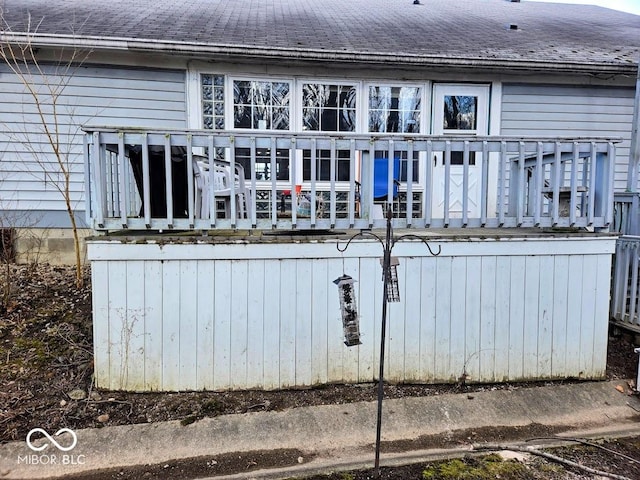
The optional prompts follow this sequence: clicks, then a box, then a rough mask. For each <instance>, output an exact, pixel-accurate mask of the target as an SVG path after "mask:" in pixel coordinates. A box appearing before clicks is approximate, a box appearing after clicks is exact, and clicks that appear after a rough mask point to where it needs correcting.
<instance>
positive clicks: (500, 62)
mask: <svg viewBox="0 0 640 480" xmlns="http://www.w3.org/2000/svg"><path fill="white" fill-rule="evenodd" d="M0 41H2V42H7V43H21V44H25V43H30V44H32V45H33V46H34V47H73V48H88V49H92V50H116V51H128V52H137V53H160V54H176V53H179V54H182V55H191V56H198V57H205V58H219V57H236V58H238V57H240V58H247V59H254V58H259V59H272V60H288V61H290V60H292V59H293V60H298V61H316V62H340V63H360V64H378V65H391V66H399V65H403V66H421V67H464V68H472V69H483V70H487V69H488V70H504V69H509V70H512V71H513V70H515V71H548V72H556V73H574V74H575V73H591V74H609V75H612V74H613V75H616V74H618V75H634V74H635V72H636V69H637V65H636V64H635V63H634V62H629V63H627V64H613V63H586V64H585V63H578V62H546V61H531V60H517V59H515V60H514V59H508V58H496V59H487V58H484V57H447V56H436V55H419V54H406V53H371V52H344V51H338V50H323V49H313V48H284V47H260V46H246V45H232V44H215V45H214V44H207V43H203V42H181V41H166V40H155V39H142V40H137V39H131V38H123V37H96V36H86V37H76V36H72V35H55V34H39V33H35V34H30V33H14V32H2V33H0Z"/></svg>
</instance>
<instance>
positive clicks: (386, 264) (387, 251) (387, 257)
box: [374, 204, 393, 478]
mask: <svg viewBox="0 0 640 480" xmlns="http://www.w3.org/2000/svg"><path fill="white" fill-rule="evenodd" d="M392 216H393V212H392V211H391V205H390V204H389V205H387V235H386V238H385V243H384V257H383V262H382V278H383V285H382V328H381V332H380V374H379V375H378V419H377V423H376V459H375V463H374V478H380V436H381V433H382V399H383V397H384V349H385V343H386V333H387V300H388V298H387V295H388V294H387V291H388V288H389V271H390V269H391V248H392V247H393V242H392V237H391V218H392Z"/></svg>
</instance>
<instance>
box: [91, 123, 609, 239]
mask: <svg viewBox="0 0 640 480" xmlns="http://www.w3.org/2000/svg"><path fill="white" fill-rule="evenodd" d="M85 140H86V141H85V143H86V144H85V152H86V153H85V155H86V162H85V172H86V183H87V185H86V186H87V190H86V191H87V201H88V208H87V221H88V223H89V224H90V225H91V226H92V228H94V229H96V230H119V229H136V230H163V231H164V230H170V229H174V230H194V229H195V230H210V229H332V228H376V227H383V226H384V224H385V223H384V222H385V220H384V219H383V216H382V215H381V211H382V208H380V206H379V205H382V207H383V208H386V205H390V206H391V207H392V209H393V216H394V220H393V223H394V226H395V227H396V228H409V227H414V228H434V227H486V228H492V227H552V226H574V227H593V228H596V229H607V228H609V226H610V224H611V223H612V221H613V214H614V202H613V171H614V162H615V143H616V142H617V141H618V139H606V138H534V137H526V138H520V137H475V136H466V137H465V136H451V137H450V136H420V135H415V136H414V135H412V136H390V135H360V134H340V135H337V134H336V135H329V134H314V133H307V132H305V133H299V134H293V133H290V132H286V133H285V132H274V131H269V132H258V133H239V132H229V131H209V130H190V131H157V130H154V131H151V130H149V131H146V130H140V129H129V130H126V129H124V130H118V129H110V128H95V129H90V130H87V131H86V136H85ZM391 158H392V159H394V160H393V161H386V159H391ZM408 159H413V161H409V160H408ZM380 160H385V162H384V163H382V168H384V170H383V171H382V172H380V171H379V170H380V168H381V167H380V165H381V164H380ZM225 171H226V172H227V173H226V174H225V173H224V172H225ZM232 172H233V173H232ZM239 172H240V173H239ZM240 177H244V178H240ZM381 178H382V193H383V195H382V197H386V198H380V197H379V196H380V191H379V189H380V185H378V184H379V183H380V181H381ZM409 180H412V181H409ZM376 185H377V186H376ZM377 190H378V191H377ZM388 199H390V200H388Z"/></svg>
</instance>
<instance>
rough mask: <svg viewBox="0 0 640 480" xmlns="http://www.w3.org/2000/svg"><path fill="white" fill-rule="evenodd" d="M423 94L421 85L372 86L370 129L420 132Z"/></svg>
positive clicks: (371, 130) (376, 130)
mask: <svg viewBox="0 0 640 480" xmlns="http://www.w3.org/2000/svg"><path fill="white" fill-rule="evenodd" d="M421 96H422V93H421V89H420V88H419V87H387V86H378V87H370V88H369V131H370V132H389V133H417V132H419V131H420V104H421Z"/></svg>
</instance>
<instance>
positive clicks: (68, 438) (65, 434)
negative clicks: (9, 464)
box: [18, 428, 85, 465]
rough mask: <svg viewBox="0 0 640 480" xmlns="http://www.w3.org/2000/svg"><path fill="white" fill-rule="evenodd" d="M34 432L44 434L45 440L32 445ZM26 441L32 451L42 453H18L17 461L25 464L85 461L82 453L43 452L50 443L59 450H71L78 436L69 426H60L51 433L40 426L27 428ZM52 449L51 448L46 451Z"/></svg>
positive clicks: (70, 463) (75, 463)
mask: <svg viewBox="0 0 640 480" xmlns="http://www.w3.org/2000/svg"><path fill="white" fill-rule="evenodd" d="M36 434H40V435H42V436H44V440H45V441H44V442H42V443H41V442H40V441H38V442H37V444H38V445H34V440H35V439H34V438H33V437H34V435H36ZM38 439H39V436H38ZM26 442H27V446H28V447H29V448H30V449H31V450H32V451H34V452H42V453H39V454H30V455H24V456H23V455H18V463H22V464H26V465H84V463H85V456H84V455H71V454H66V453H65V454H55V453H44V450H45V449H47V448H48V447H49V446H50V445H52V446H53V447H55V448H57V449H58V450H59V451H61V452H69V451H71V450H73V449H74V448H75V446H76V444H77V443H78V436H77V435H76V433H75V432H74V431H73V430H71V429H70V428H61V429H60V430H58V431H57V432H56V433H54V434H53V435H50V434H49V433H48V432H47V431H46V430H44V429H42V428H34V429H31V430H29V433H27V438H26ZM52 450H53V448H52V449H50V450H48V451H52ZM53 451H55V450H53Z"/></svg>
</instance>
